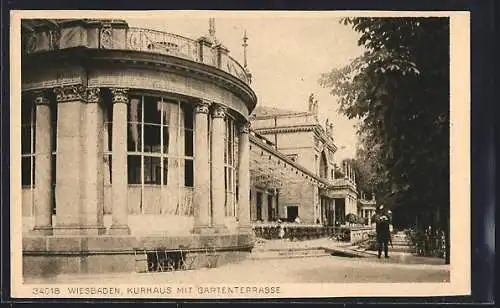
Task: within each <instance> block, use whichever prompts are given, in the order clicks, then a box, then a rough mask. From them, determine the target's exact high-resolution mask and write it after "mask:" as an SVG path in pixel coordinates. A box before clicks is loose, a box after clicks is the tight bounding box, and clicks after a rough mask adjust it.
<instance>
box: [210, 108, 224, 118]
mask: <svg viewBox="0 0 500 308" xmlns="http://www.w3.org/2000/svg"><path fill="white" fill-rule="evenodd" d="M225 116H226V107H224V106H222V105H215V108H214V110H213V112H212V118H224V117H225Z"/></svg>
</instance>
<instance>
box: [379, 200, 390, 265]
mask: <svg viewBox="0 0 500 308" xmlns="http://www.w3.org/2000/svg"><path fill="white" fill-rule="evenodd" d="M389 224H390V220H389V216H388V215H387V214H386V213H385V211H384V206H383V205H381V206H380V207H379V208H378V213H377V217H376V232H377V247H378V258H379V259H380V257H381V255H382V248H383V249H384V256H385V257H386V258H389V242H390V239H391V232H390V230H389Z"/></svg>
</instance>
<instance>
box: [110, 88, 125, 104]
mask: <svg viewBox="0 0 500 308" xmlns="http://www.w3.org/2000/svg"><path fill="white" fill-rule="evenodd" d="M111 94H112V99H111V101H112V102H113V104H115V103H123V104H126V103H127V102H128V95H127V94H128V89H127V88H112V89H111Z"/></svg>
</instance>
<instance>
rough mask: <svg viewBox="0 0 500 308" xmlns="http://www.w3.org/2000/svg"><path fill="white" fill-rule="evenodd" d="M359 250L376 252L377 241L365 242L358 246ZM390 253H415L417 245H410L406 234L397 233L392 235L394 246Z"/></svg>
mask: <svg viewBox="0 0 500 308" xmlns="http://www.w3.org/2000/svg"><path fill="white" fill-rule="evenodd" d="M356 246H357V247H358V249H360V250H364V251H376V250H377V246H376V243H375V239H372V240H368V241H364V242H362V243H359V244H358V245H356ZM389 251H392V252H401V253H415V252H416V248H415V245H413V244H412V243H410V239H409V238H408V237H407V235H406V234H405V233H404V232H397V233H395V234H393V235H392V246H389Z"/></svg>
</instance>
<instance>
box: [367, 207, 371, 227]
mask: <svg viewBox="0 0 500 308" xmlns="http://www.w3.org/2000/svg"><path fill="white" fill-rule="evenodd" d="M371 224H372V211H371V210H368V225H369V226H371Z"/></svg>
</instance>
